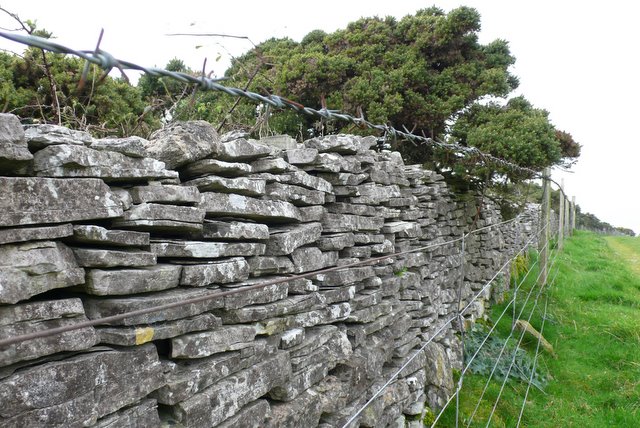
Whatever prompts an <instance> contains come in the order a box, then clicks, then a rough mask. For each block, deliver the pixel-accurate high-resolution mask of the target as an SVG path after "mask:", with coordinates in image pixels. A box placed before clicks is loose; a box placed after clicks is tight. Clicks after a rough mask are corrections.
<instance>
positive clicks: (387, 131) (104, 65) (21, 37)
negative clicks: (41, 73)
mask: <svg viewBox="0 0 640 428" xmlns="http://www.w3.org/2000/svg"><path fill="white" fill-rule="evenodd" d="M0 37H4V38H5V39H8V40H11V41H14V42H17V43H21V44H24V45H27V46H32V47H37V48H40V49H43V50H46V51H49V52H53V53H57V54H63V55H73V56H77V57H79V58H82V59H84V60H85V61H87V62H88V63H92V64H95V65H97V66H98V67H100V68H101V69H103V70H104V71H105V74H106V73H109V72H111V71H112V70H113V69H114V68H116V69H118V70H120V72H121V73H122V74H123V75H124V76H125V77H126V75H125V74H124V70H135V71H140V72H142V73H145V74H149V75H151V76H155V77H168V78H171V79H174V80H177V81H179V82H182V83H186V84H193V85H197V86H198V87H199V88H200V89H202V90H210V91H218V92H223V93H225V94H228V95H231V96H234V97H244V98H248V99H250V100H252V101H254V102H258V103H264V104H267V105H269V106H271V107H275V108H279V109H287V108H288V109H292V110H294V111H296V112H298V113H301V114H305V115H307V116H311V117H316V118H319V119H325V120H341V121H345V122H349V123H352V124H354V125H356V126H359V127H366V128H369V129H373V130H377V131H380V132H382V133H384V135H388V136H391V137H393V138H398V137H399V138H402V139H405V140H408V141H411V142H413V143H421V144H426V145H431V146H434V147H438V148H441V149H444V150H447V151H452V152H457V153H462V154H465V155H468V156H478V157H480V159H482V161H483V163H484V164H488V163H489V162H487V161H491V162H492V163H494V164H496V165H500V166H502V167H505V168H508V169H510V170H514V171H518V172H522V173H526V174H527V175H529V176H532V177H535V178H540V177H541V173H540V172H539V171H536V170H534V169H531V168H527V167H523V166H520V165H518V164H515V163H513V162H510V161H507V160H505V159H502V158H499V157H497V156H494V155H491V154H489V153H485V152H483V151H481V150H480V149H478V148H476V147H470V146H462V145H460V144H453V143H445V142H442V141H437V140H434V139H433V138H429V137H426V136H423V135H417V134H414V133H412V132H410V131H409V130H408V129H407V128H406V127H403V128H404V130H400V129H397V128H394V127H392V126H390V125H387V124H375V123H373V122H370V121H368V120H366V119H365V118H364V116H360V117H355V116H352V115H350V114H348V113H345V112H342V111H340V110H330V109H327V108H322V109H314V108H311V107H306V106H304V105H302V104H300V103H298V102H295V101H292V100H290V99H287V98H285V97H282V96H279V95H273V94H272V95H261V94H258V93H256V92H252V91H249V90H243V89H240V88H234V87H230V86H224V85H221V84H220V82H221V81H223V80H225V78H221V79H219V78H218V79H217V78H211V77H207V76H197V77H196V76H192V75H190V74H188V73H184V72H178V71H169V70H166V69H163V68H158V67H145V66H141V65H138V64H135V63H133V62H130V61H125V60H121V59H117V58H116V57H115V56H114V55H112V54H110V53H109V52H106V51H104V50H103V49H100V48H99V47H97V48H96V49H94V50H77V49H73V48H70V47H68V46H65V45H63V44H60V43H56V42H54V41H52V40H50V39H45V38H42V37H37V36H34V35H31V34H17V33H11V32H6V31H0Z"/></svg>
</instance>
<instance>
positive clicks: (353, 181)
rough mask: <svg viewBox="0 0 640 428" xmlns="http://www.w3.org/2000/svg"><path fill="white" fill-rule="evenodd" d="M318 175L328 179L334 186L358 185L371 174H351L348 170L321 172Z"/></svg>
mask: <svg viewBox="0 0 640 428" xmlns="http://www.w3.org/2000/svg"><path fill="white" fill-rule="evenodd" d="M318 177H320V178H322V179H324V180H327V181H328V182H329V183H331V184H333V185H334V186H357V185H358V184H361V183H362V182H364V181H365V180H366V179H367V178H369V174H365V173H361V174H350V173H348V172H340V173H326V172H325V173H320V174H318Z"/></svg>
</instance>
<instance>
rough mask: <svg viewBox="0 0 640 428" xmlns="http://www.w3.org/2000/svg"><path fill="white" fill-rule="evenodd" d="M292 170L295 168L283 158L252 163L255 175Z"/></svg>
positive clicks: (259, 160)
mask: <svg viewBox="0 0 640 428" xmlns="http://www.w3.org/2000/svg"><path fill="white" fill-rule="evenodd" d="M292 169H294V167H292V166H291V165H289V164H288V163H287V161H285V160H284V159H282V158H275V159H258V160H256V161H253V162H251V170H252V171H253V172H255V173H259V172H270V173H274V174H276V173H279V172H285V171H291V170H292Z"/></svg>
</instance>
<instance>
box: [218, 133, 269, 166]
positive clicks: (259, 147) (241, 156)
mask: <svg viewBox="0 0 640 428" xmlns="http://www.w3.org/2000/svg"><path fill="white" fill-rule="evenodd" d="M270 153H271V148H270V147H269V146H267V145H265V144H256V142H255V140H249V141H247V140H245V139H244V138H238V139H235V140H233V141H229V142H228V143H222V144H221V145H220V152H219V153H218V156H216V158H217V159H220V160H223V161H227V162H247V161H252V160H256V159H259V158H263V157H265V156H268V155H269V154H270Z"/></svg>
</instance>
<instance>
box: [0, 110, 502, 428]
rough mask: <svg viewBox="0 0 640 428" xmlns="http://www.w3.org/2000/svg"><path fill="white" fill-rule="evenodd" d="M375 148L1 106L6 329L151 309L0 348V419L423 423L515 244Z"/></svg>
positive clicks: (423, 175) (434, 182)
mask: <svg viewBox="0 0 640 428" xmlns="http://www.w3.org/2000/svg"><path fill="white" fill-rule="evenodd" d="M374 146H375V139H374V138H372V137H357V136H347V135H331V136H326V137H321V138H314V139H311V140H308V141H305V142H304V143H303V144H299V143H297V142H296V141H295V140H293V139H292V138H289V137H283V136H276V137H269V138H266V139H263V140H260V141H256V140H251V139H249V138H247V136H246V135H243V134H241V133H233V134H227V135H225V136H222V137H220V136H218V135H217V133H216V132H215V130H214V129H213V128H212V127H211V126H210V125H208V124H207V123H205V122H188V123H176V124H174V125H171V126H169V127H167V128H165V129H163V130H161V131H158V132H157V133H155V134H153V135H152V136H151V137H150V138H149V140H145V139H141V138H138V137H131V138H119V139H118V138H115V139H102V140H96V139H93V138H92V137H91V136H90V135H89V134H87V133H84V132H80V131H72V130H69V129H67V128H63V127H58V126H53V125H40V126H31V127H28V128H27V129H26V131H25V130H23V128H22V127H21V125H20V123H19V122H18V120H17V119H16V118H15V117H14V116H11V115H0V188H1V189H2V192H0V255H1V256H2V257H0V339H4V338H8V337H13V336H17V335H21V334H26V333H32V332H37V331H42V330H48V329H51V328H55V327H64V326H73V325H74V324H77V323H79V322H83V321H86V320H95V319H100V318H104V317H109V316H112V315H117V314H121V313H125V312H130V311H135V310H141V309H142V310H144V309H147V308H151V307H156V306H160V305H165V307H164V309H163V310H161V311H156V312H151V313H144V314H138V315H135V316H130V317H127V318H124V319H119V320H116V321H111V322H108V323H100V324H98V325H96V326H93V327H83V328H81V329H78V330H74V331H71V332H64V333H58V334H56V335H53V336H46V337H43V338H39V339H35V340H30V341H25V342H21V343H18V344H13V345H10V346H8V347H6V348H3V349H1V350H0V400H1V401H2V402H3V403H4V404H5V405H4V406H3V410H2V411H0V425H2V426H16V427H17V426H31V425H36V424H41V425H47V426H100V427H115V426H118V427H121V426H124V427H134V426H160V424H163V423H164V424H173V425H177V426H183V427H205V426H221V427H235V426H255V427H263V426H264V427H315V426H322V427H330V426H341V425H343V424H344V423H346V422H347V421H348V420H349V418H350V417H351V416H352V415H353V414H355V413H356V412H357V411H358V410H359V409H360V407H361V406H362V405H364V403H365V402H366V401H367V400H368V399H369V398H370V397H371V396H373V394H374V393H376V391H378V389H379V388H380V387H381V386H382V385H383V384H384V383H385V382H386V381H387V379H389V378H390V377H392V376H393V375H394V374H396V372H398V371H399V370H400V369H402V370H400V372H399V374H398V376H397V379H396V380H395V381H394V382H393V383H392V384H391V385H389V386H388V387H387V388H386V389H385V390H384V392H383V393H382V394H381V395H380V396H379V397H378V398H377V399H376V400H374V402H373V403H371V405H370V406H369V407H368V408H367V411H366V412H363V413H362V414H361V415H360V416H359V417H358V418H357V419H356V420H355V421H354V422H353V424H352V426H364V427H385V426H400V425H401V424H404V423H406V424H407V425H408V426H415V427H418V426H421V425H420V424H421V422H420V419H421V417H422V416H423V414H424V411H425V408H426V407H431V408H437V407H439V406H442V405H443V404H444V402H445V401H446V399H447V397H448V396H449V394H450V393H451V391H452V390H453V381H452V373H451V369H452V368H454V367H458V368H459V367H460V365H461V348H460V343H459V340H458V339H457V336H456V334H455V333H456V329H458V328H464V327H465V325H462V326H460V325H458V324H456V323H450V320H451V317H452V316H455V314H456V311H457V309H458V308H459V307H460V306H459V305H460V304H462V305H465V304H467V303H470V302H471V299H472V296H473V295H475V294H476V293H478V292H480V294H481V297H482V298H481V300H480V302H479V303H477V304H476V303H475V302H474V303H473V305H475V306H473V310H471V311H469V313H467V314H466V318H467V319H468V320H469V321H470V322H471V321H474V320H475V319H477V318H479V317H482V316H483V313H484V311H485V310H486V305H487V304H488V301H489V300H490V298H491V297H492V292H494V291H495V290H494V291H491V290H492V289H488V290H489V291H482V287H483V286H484V284H485V283H486V281H488V280H489V279H490V278H491V276H492V275H493V274H494V273H495V271H496V270H497V269H499V265H500V263H501V262H502V261H503V260H506V258H505V257H506V254H508V252H509V251H511V246H513V245H514V243H515V240H514V239H513V238H508V237H506V236H509V237H510V236H512V235H513V233H511V229H509V230H506V229H505V230H502V231H501V230H498V229H496V230H494V229H486V230H483V231H482V232H479V233H477V234H473V235H470V236H469V238H468V239H467V240H466V241H465V243H466V250H465V257H464V268H462V267H461V264H462V262H463V259H462V253H461V245H460V244H461V243H460V241H459V238H460V237H461V236H462V234H463V233H465V232H469V231H470V230H472V229H478V228H482V227H484V226H488V225H491V224H496V223H499V222H500V221H501V217H500V215H499V214H498V211H497V210H496V209H495V207H493V206H491V205H490V204H487V203H483V202H479V201H478V200H477V199H476V198H475V197H473V198H466V199H465V198H459V197H458V196H456V195H453V194H452V193H451V192H450V190H449V189H448V187H447V185H446V184H445V182H444V179H443V177H442V176H440V175H438V174H436V173H434V172H431V171H427V170H424V169H423V168H421V167H419V166H406V165H404V162H403V160H402V158H401V157H400V155H399V154H398V153H393V152H377V151H375V150H373V148H374ZM479 204H480V205H481V206H482V209H480V210H479V211H478V210H477V206H478V205H479ZM478 212H479V213H480V214H478ZM514 230H515V229H514ZM449 241H455V242H450V243H448V242H449ZM398 252H401V253H402V254H401V255H398V256H394V257H386V256H389V255H391V254H394V253H398ZM372 258H375V259H376V261H375V262H367V263H365V264H361V262H363V261H369V260H370V259H372ZM341 266H343V267H344V268H343V269H337V270H336V269H334V270H332V271H328V272H319V273H315V272H316V271H320V270H322V269H325V268H337V267H341ZM462 272H464V281H462V282H461V281H460V279H461V274H462ZM300 275H306V276H305V277H300ZM229 291H231V292H232V293H231V294H230V293H227V292H229ZM426 342H429V344H428V345H427V346H423V345H424V344H425V343H426Z"/></svg>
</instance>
